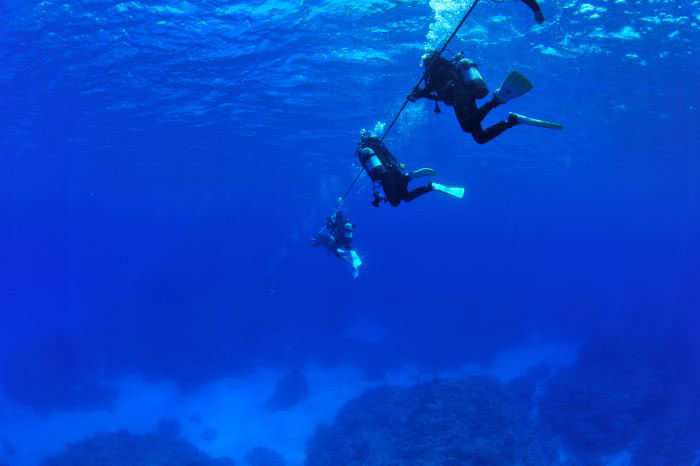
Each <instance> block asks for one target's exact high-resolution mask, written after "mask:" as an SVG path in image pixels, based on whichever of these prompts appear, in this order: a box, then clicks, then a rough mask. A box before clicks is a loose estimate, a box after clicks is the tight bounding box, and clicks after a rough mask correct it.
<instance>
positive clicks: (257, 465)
mask: <svg viewBox="0 0 700 466" xmlns="http://www.w3.org/2000/svg"><path fill="white" fill-rule="evenodd" d="M243 464H244V465H246V466H286V464H287V462H286V461H285V460H284V458H282V456H280V455H279V454H278V453H276V452H274V451H272V450H270V449H269V448H264V447H258V448H253V449H252V450H250V451H249V452H248V454H247V455H245V458H243Z"/></svg>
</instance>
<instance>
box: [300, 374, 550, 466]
mask: <svg viewBox="0 0 700 466" xmlns="http://www.w3.org/2000/svg"><path fill="white" fill-rule="evenodd" d="M331 464H342V465H347V466H352V465H358V466H359V465H365V466H371V465H401V464H413V465H425V466H430V465H440V466H444V465H464V466H470V465H474V466H476V465H490V466H499V465H503V466H505V465H513V464H518V465H523V466H526V465H533V466H535V465H537V466H542V465H553V464H558V456H557V453H556V448H555V446H554V445H552V444H551V443H549V442H548V440H547V439H546V438H545V437H544V436H543V435H541V434H540V433H539V432H538V430H537V428H536V426H535V424H534V422H533V421H532V420H531V416H530V414H529V412H528V409H527V403H526V402H523V400H521V399H519V398H518V397H517V396H516V395H515V394H514V391H513V390H512V389H511V388H510V387H509V386H508V385H505V384H502V383H500V382H499V381H498V380H496V379H494V378H489V377H467V378H462V379H454V380H435V381H431V382H425V383H419V384H417V385H414V386H412V387H407V388H401V387H396V386H383V387H379V388H376V389H373V390H369V391H367V392H365V393H364V394H362V395H360V396H359V397H358V398H356V399H354V400H352V401H350V402H349V403H347V404H346V405H345V406H344V407H343V408H342V409H341V410H340V412H339V413H338V415H337V417H336V420H335V423H334V424H333V425H330V426H324V425H322V426H319V428H318V429H317V431H316V434H315V435H314V437H313V438H312V439H311V440H310V441H309V444H308V449H307V459H306V465H307V466H325V465H331Z"/></svg>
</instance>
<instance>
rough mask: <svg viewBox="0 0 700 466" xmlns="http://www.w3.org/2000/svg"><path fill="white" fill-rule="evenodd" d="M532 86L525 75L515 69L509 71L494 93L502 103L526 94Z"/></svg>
mask: <svg viewBox="0 0 700 466" xmlns="http://www.w3.org/2000/svg"><path fill="white" fill-rule="evenodd" d="M532 87H533V86H532V83H531V82H530V81H529V80H528V79H527V78H526V77H525V76H523V75H522V74H520V73H518V72H517V71H511V72H510V74H509V75H508V76H506V79H504V80H503V84H501V87H500V88H499V89H498V90H497V91H496V92H495V94H494V95H495V96H496V99H498V101H499V102H500V103H502V104H504V103H506V102H508V101H510V100H513V99H515V98H516V97H520V96H521V95H523V94H527V93H528V92H530V90H531V89H532Z"/></svg>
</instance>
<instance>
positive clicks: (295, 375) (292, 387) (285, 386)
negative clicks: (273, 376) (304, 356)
mask: <svg viewBox="0 0 700 466" xmlns="http://www.w3.org/2000/svg"><path fill="white" fill-rule="evenodd" d="M308 396H309V386H308V384H307V383H306V378H305V377H304V374H303V373H302V372H301V371H300V370H293V371H290V372H289V373H288V374H287V375H285V376H284V377H282V378H281V379H279V380H278V381H277V386H276V387H275V392H274V393H273V394H272V396H271V397H270V398H269V399H268V400H267V402H266V403H265V408H266V409H268V410H270V411H284V410H286V409H289V408H291V407H293V406H294V405H295V404H297V403H299V402H300V401H302V400H304V399H305V398H306V397H308Z"/></svg>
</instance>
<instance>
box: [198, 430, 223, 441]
mask: <svg viewBox="0 0 700 466" xmlns="http://www.w3.org/2000/svg"><path fill="white" fill-rule="evenodd" d="M218 436H219V431H218V430H216V429H213V428H209V429H204V430H203V431H202V435H200V438H201V439H202V440H206V441H207V442H211V441H212V440H214V439H216V437H218Z"/></svg>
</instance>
